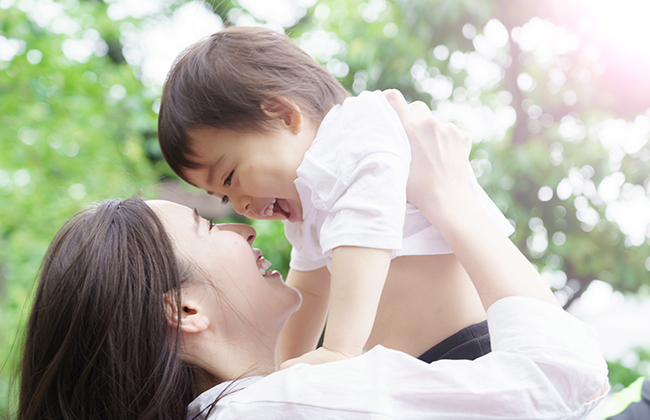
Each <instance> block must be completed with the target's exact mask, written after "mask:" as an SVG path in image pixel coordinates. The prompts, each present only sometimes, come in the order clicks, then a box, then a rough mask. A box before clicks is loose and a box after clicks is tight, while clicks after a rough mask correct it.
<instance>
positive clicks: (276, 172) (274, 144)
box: [184, 127, 313, 222]
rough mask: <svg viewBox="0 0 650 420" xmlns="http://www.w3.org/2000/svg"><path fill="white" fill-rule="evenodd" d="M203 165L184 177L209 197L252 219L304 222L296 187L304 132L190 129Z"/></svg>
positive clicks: (306, 136) (307, 139)
mask: <svg viewBox="0 0 650 420" xmlns="http://www.w3.org/2000/svg"><path fill="white" fill-rule="evenodd" d="M188 134H189V136H190V137H191V139H192V152H193V153H194V154H195V155H196V156H197V157H198V158H195V160H196V161H197V163H199V164H200V165H201V166H200V167H199V168H197V169H185V171H184V175H185V176H186V177H187V179H188V180H189V181H190V182H191V183H192V184H194V185H196V186H197V187H199V188H203V189H205V190H206V191H207V192H208V194H212V195H215V196H217V197H220V198H222V200H223V201H224V202H226V201H227V202H229V203H231V204H232V206H233V208H234V209H235V211H236V212H237V213H239V214H242V215H244V216H246V217H248V218H251V219H265V220H283V219H287V220H289V221H291V222H296V221H300V220H302V206H301V204H300V198H299V196H298V191H297V190H296V186H295V185H294V183H293V182H294V180H295V179H296V178H297V175H296V170H297V169H298V166H300V163H301V162H302V159H303V156H304V154H305V152H306V151H307V149H308V148H309V146H310V145H311V141H312V140H313V136H311V138H310V135H309V133H308V130H299V131H298V132H297V133H296V132H294V131H292V130H291V129H289V128H287V127H282V128H280V129H278V130H275V131H272V132H262V133H260V132H244V133H242V132H237V131H233V130H227V129H216V128H213V127H201V128H198V129H193V130H189V132H188Z"/></svg>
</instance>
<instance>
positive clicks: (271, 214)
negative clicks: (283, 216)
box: [264, 204, 275, 216]
mask: <svg viewBox="0 0 650 420" xmlns="http://www.w3.org/2000/svg"><path fill="white" fill-rule="evenodd" d="M273 207H275V206H274V205H273V204H269V206H268V207H267V208H266V211H265V212H264V215H266V216H273Z"/></svg>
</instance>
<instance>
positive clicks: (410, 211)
mask: <svg viewBox="0 0 650 420" xmlns="http://www.w3.org/2000/svg"><path fill="white" fill-rule="evenodd" d="M410 163H411V147H410V144H409V140H408V137H407V136H406V132H405V131H404V128H403V126H402V123H401V121H400V119H399V117H398V116H397V114H396V113H395V111H394V110H393V108H392V107H391V106H390V104H389V102H388V100H387V99H386V98H385V96H384V94H383V93H382V92H380V91H376V92H363V93H361V94H360V95H359V96H357V97H353V98H348V99H346V100H345V101H344V102H343V104H341V105H337V106H335V107H334V108H332V110H331V111H330V112H329V113H328V114H327V115H326V116H325V118H324V119H323V122H322V123H321V124H320V127H319V129H318V133H317V134H316V138H315V139H314V141H313V142H312V144H311V147H310V148H309V150H308V151H307V152H306V153H305V157H304V159H303V161H302V163H301V164H300V166H299V167H298V170H297V175H298V178H297V179H296V181H295V185H296V188H297V190H298V194H299V195H300V202H301V204H302V213H303V220H302V221H301V222H295V223H290V222H288V221H285V234H286V236H287V239H288V240H289V242H291V245H292V250H291V268H293V269H296V270H300V271H310V270H315V269H317V268H320V267H323V266H325V265H328V266H329V265H330V263H331V253H332V250H333V249H334V248H336V247H338V246H360V247H367V248H380V249H390V250H392V251H393V253H392V254H393V258H394V257H397V256H400V255H431V254H448V253H451V249H450V248H449V246H448V245H447V244H446V243H445V241H444V239H443V238H442V235H440V232H438V230H437V229H436V228H435V227H433V226H431V224H430V223H429V221H428V220H427V219H426V218H425V217H424V216H423V215H422V213H420V211H419V210H418V209H417V208H416V207H415V206H413V205H412V204H410V203H407V202H406V181H407V179H408V175H409V165H410ZM468 171H471V168H469V167H468ZM471 182H472V189H473V191H474V193H475V194H476V195H477V197H478V199H479V203H480V204H481V206H482V207H483V208H484V209H485V210H486V211H487V212H488V214H489V215H490V216H491V218H492V219H493V220H494V221H495V223H496V224H497V226H499V228H500V229H501V230H502V231H503V232H504V233H505V234H506V235H510V234H511V233H512V232H513V231H514V229H513V227H512V226H511V225H510V223H509V222H508V220H507V219H506V218H505V217H504V216H503V214H502V213H501V212H500V211H499V209H498V208H497V206H496V205H495V204H494V203H493V202H492V200H491V199H490V198H489V197H488V195H487V194H486V193H485V191H483V189H482V188H481V186H480V185H479V184H478V182H477V181H476V178H475V177H474V174H473V173H472V175H471Z"/></svg>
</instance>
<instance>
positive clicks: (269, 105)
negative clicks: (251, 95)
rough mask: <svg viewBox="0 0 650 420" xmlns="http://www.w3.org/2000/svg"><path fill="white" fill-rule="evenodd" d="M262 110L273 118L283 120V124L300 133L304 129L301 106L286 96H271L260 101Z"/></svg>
mask: <svg viewBox="0 0 650 420" xmlns="http://www.w3.org/2000/svg"><path fill="white" fill-rule="evenodd" d="M260 108H261V109H262V112H264V114H266V115H267V116H268V117H270V118H271V119H279V120H281V122H282V124H283V126H284V127H285V128H288V129H289V130H291V132H292V133H293V134H298V133H300V131H301V130H302V123H303V120H302V113H301V112H300V107H298V105H297V104H295V103H293V102H292V101H290V100H288V99H285V98H269V99H265V100H263V101H262V102H261V103H260Z"/></svg>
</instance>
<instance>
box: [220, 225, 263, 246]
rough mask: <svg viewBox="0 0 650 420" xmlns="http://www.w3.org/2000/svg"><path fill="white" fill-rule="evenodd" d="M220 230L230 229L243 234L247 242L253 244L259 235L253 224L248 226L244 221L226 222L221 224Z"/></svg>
mask: <svg viewBox="0 0 650 420" xmlns="http://www.w3.org/2000/svg"><path fill="white" fill-rule="evenodd" d="M219 230H229V231H231V232H235V233H238V234H240V235H241V237H242V238H244V239H246V242H248V243H249V244H251V245H253V241H254V240H255V237H256V236H257V232H255V229H254V228H253V227H252V226H248V225H246V224H243V223H224V224H220V225H219Z"/></svg>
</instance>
